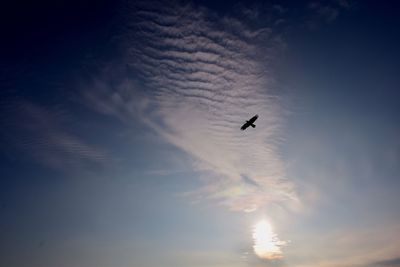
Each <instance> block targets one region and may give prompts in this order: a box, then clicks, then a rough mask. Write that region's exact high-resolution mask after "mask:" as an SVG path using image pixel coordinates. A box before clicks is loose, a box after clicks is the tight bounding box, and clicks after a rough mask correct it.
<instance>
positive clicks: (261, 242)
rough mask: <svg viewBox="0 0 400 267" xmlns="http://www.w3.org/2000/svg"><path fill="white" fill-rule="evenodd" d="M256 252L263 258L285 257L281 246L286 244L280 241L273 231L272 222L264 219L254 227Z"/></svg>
mask: <svg viewBox="0 0 400 267" xmlns="http://www.w3.org/2000/svg"><path fill="white" fill-rule="evenodd" d="M253 240H254V246H253V249H254V253H255V254H256V255H257V256H258V257H260V258H263V259H280V258H282V257H283V254H282V250H281V247H282V246H284V245H285V244H286V242H285V241H280V240H279V239H278V237H277V235H276V234H275V233H274V232H273V230H272V226H271V224H270V223H269V222H268V221H266V220H262V221H260V222H258V223H257V224H256V225H255V226H254V228H253Z"/></svg>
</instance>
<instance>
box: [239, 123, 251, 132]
mask: <svg viewBox="0 0 400 267" xmlns="http://www.w3.org/2000/svg"><path fill="white" fill-rule="evenodd" d="M250 124H251V123H250V122H248V121H246V123H245V124H243V125H242V127H240V130H242V131H244V130H246V129H247V127H249V126H250Z"/></svg>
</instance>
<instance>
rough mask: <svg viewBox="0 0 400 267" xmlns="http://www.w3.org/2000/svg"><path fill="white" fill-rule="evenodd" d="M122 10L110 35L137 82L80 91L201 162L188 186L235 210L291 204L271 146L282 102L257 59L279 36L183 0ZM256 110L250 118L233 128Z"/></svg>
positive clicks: (291, 193)
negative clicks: (118, 28) (195, 182)
mask: <svg viewBox="0 0 400 267" xmlns="http://www.w3.org/2000/svg"><path fill="white" fill-rule="evenodd" d="M123 13H126V12H125V11H124V12H123ZM125 18H126V25H125V27H124V28H123V30H122V34H121V36H119V37H118V40H122V42H123V46H124V47H125V48H126V55H125V60H126V62H125V64H127V65H128V66H129V67H130V68H132V69H133V70H135V72H136V74H137V76H138V77H140V80H141V81H142V82H143V84H144V86H143V85H142V89H143V88H145V89H143V90H142V92H138V91H137V88H135V87H136V86H134V85H133V84H134V83H135V82H134V81H133V80H135V78H137V77H131V79H132V81H130V82H129V81H128V82H126V81H124V82H121V86H119V87H118V86H117V87H114V88H112V89H111V88H109V87H107V86H103V85H100V87H101V88H102V90H101V92H100V93H98V92H97V91H96V90H93V91H87V92H86V96H89V97H87V98H86V99H88V100H89V102H90V103H92V105H94V106H95V107H97V109H98V110H99V109H100V110H103V111H102V112H104V113H107V114H110V115H111V114H112V115H114V116H117V117H119V118H122V119H123V120H124V121H126V120H127V119H128V120H129V116H131V118H133V117H139V118H142V120H143V121H144V122H145V123H147V124H148V125H149V126H150V127H151V128H153V129H154V130H155V131H157V132H158V133H159V134H160V136H162V137H163V138H165V139H166V140H167V141H168V142H170V143H172V144H174V145H175V146H177V147H178V148H180V149H182V150H183V151H185V152H187V153H188V154H189V155H190V156H191V157H192V159H193V162H194V164H193V166H194V168H196V166H199V165H201V169H202V170H204V169H207V170H208V171H207V172H205V174H204V176H205V178H204V181H205V186H204V187H203V188H201V189H199V190H198V191H196V192H193V194H196V195H197V196H200V197H205V198H211V199H216V200H217V201H219V202H220V203H222V204H224V205H226V206H228V207H229V208H230V209H232V210H240V211H250V210H255V209H257V208H260V207H262V206H265V205H268V204H272V203H275V204H284V205H285V204H287V205H288V206H293V205H294V204H296V203H297V201H298V200H297V196H296V193H295V189H294V185H293V184H292V183H291V182H290V181H288V180H287V179H286V178H285V170H284V164H283V162H282V160H281V159H280V156H279V153H278V145H279V143H280V142H281V141H282V140H281V127H282V124H283V110H282V107H281V105H280V103H279V98H278V97H276V94H275V93H273V92H272V91H273V88H272V86H273V84H274V80H273V77H272V76H271V74H269V73H270V70H269V69H268V67H267V66H268V63H270V61H269V60H270V58H271V57H273V55H274V54H275V52H276V51H277V50H279V49H281V46H280V45H281V42H277V41H276V40H278V39H279V38H275V37H276V36H275V37H274V36H273V34H272V31H271V29H269V28H251V27H249V26H247V25H245V24H243V23H241V22H240V21H239V20H237V19H235V18H228V17H225V18H222V19H218V18H216V17H215V16H214V15H213V14H212V13H211V12H209V11H207V10H206V9H203V8H194V7H193V6H191V5H190V4H188V5H185V6H178V5H173V6H171V5H168V4H167V3H164V4H160V3H158V4H154V3H142V4H133V6H131V7H130V9H129V10H128V12H127V14H126V17H125ZM128 80H129V79H128ZM129 84H131V85H132V86H131V88H130V89H129ZM95 87H99V85H97V86H95ZM104 88H106V89H104ZM107 94H108V95H109V97H107ZM111 96H112V97H111ZM117 96H118V97H117ZM116 99H118V101H116ZM256 113H258V114H259V115H260V118H259V119H258V121H257V128H256V129H249V130H247V131H244V132H242V131H240V126H241V124H242V123H243V122H244V121H245V120H246V119H248V118H250V117H251V116H253V115H254V114H256ZM137 115H139V116H137Z"/></svg>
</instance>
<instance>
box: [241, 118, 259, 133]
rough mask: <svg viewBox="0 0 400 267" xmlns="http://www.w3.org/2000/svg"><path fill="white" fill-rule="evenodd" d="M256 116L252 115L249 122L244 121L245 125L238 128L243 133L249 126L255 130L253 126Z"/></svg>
mask: <svg viewBox="0 0 400 267" xmlns="http://www.w3.org/2000/svg"><path fill="white" fill-rule="evenodd" d="M257 118H258V115H257V114H256V115H254V116H253V117H252V118H251V119H250V120H248V121H246V123H245V124H243V125H242V127H240V130H242V131H244V130H246V129H247V127H249V126H251V127H253V128H256V125H255V124H254V122H255V121H256V120H257Z"/></svg>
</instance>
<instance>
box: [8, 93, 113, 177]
mask: <svg viewBox="0 0 400 267" xmlns="http://www.w3.org/2000/svg"><path fill="white" fill-rule="evenodd" d="M65 115H66V114H65V113H64V112H62V111H60V110H59V111H53V112H50V111H49V110H48V109H45V108H43V107H41V106H39V105H37V104H34V103H32V102H29V101H22V100H19V101H9V102H8V104H6V105H3V106H2V116H3V117H4V118H3V119H2V123H1V124H2V126H3V127H4V128H5V129H7V131H5V132H4V133H3V135H2V138H3V139H4V140H5V141H11V142H10V143H12V144H15V145H16V146H17V148H18V149H19V152H20V155H22V156H26V155H27V156H29V157H31V158H33V159H34V160H35V161H36V162H38V163H41V164H43V165H45V166H47V167H51V168H56V169H62V170H72V169H75V168H79V166H84V165H87V164H104V162H105V161H106V158H107V156H106V154H105V153H104V152H103V151H102V150H101V149H99V148H97V147H95V146H93V145H90V144H87V143H86V142H85V141H83V140H82V139H81V138H79V137H77V136H76V135H74V134H73V133H70V132H68V131H67V130H66V129H65V127H63V126H62V122H63V118H64V117H65ZM4 140H3V141H4Z"/></svg>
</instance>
